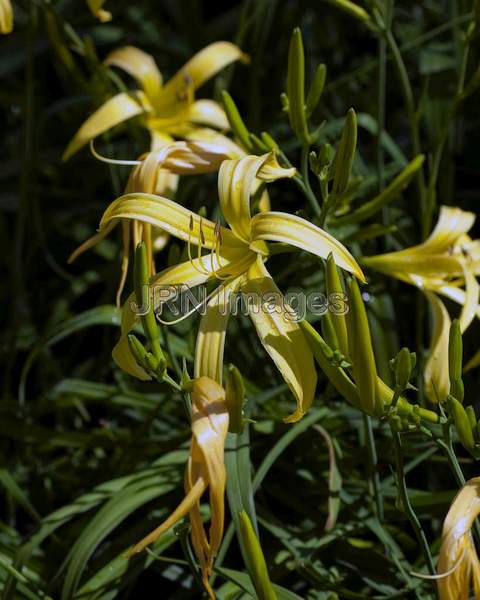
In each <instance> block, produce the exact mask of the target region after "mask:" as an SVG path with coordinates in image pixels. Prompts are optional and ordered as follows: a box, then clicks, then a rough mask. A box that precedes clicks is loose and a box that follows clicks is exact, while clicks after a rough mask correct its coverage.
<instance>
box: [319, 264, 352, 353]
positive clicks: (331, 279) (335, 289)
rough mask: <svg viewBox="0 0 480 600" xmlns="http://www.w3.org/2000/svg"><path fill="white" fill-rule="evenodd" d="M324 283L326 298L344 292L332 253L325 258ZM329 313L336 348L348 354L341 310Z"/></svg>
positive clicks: (345, 330)
mask: <svg viewBox="0 0 480 600" xmlns="http://www.w3.org/2000/svg"><path fill="white" fill-rule="evenodd" d="M325 283H326V288H327V298H329V300H330V298H333V297H334V294H336V295H337V296H336V297H337V298H339V297H342V296H343V295H344V294H345V291H344V289H343V286H342V282H341V280H340V275H339V273H338V269H337V265H336V264H335V259H334V258H333V254H332V253H330V254H329V255H328V258H327V264H326V270H325ZM329 314H330V315H331V320H332V324H333V328H334V329H335V333H336V338H337V341H338V346H336V348H338V349H339V350H340V352H341V353H342V354H343V355H344V356H348V336H347V324H346V320H345V315H344V314H341V311H330V313H329ZM332 347H333V346H332Z"/></svg>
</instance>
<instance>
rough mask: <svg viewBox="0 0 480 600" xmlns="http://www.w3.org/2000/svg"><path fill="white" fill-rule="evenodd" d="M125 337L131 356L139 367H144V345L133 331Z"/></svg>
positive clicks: (145, 356)
mask: <svg viewBox="0 0 480 600" xmlns="http://www.w3.org/2000/svg"><path fill="white" fill-rule="evenodd" d="M127 339H128V346H129V348H130V352H131V353H132V354H133V357H134V358H135V360H136V361H137V363H138V364H139V365H140V366H141V367H145V366H146V358H147V351H146V350H145V347H144V345H143V344H142V342H141V341H140V340H139V339H138V338H137V337H136V336H135V335H133V333H131V334H129V335H128V337H127Z"/></svg>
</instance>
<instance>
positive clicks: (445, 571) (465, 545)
mask: <svg viewBox="0 0 480 600" xmlns="http://www.w3.org/2000/svg"><path fill="white" fill-rule="evenodd" d="M478 514H480V477H475V478H474V479H470V481H467V483H466V484H465V485H464V486H463V487H462V489H461V490H460V491H459V493H458V494H457V496H456V498H455V500H454V501H453V503H452V505H451V507H450V510H449V511H448V514H447V517H446V519H445V522H444V525H443V533H442V546H441V548H440V557H439V561H438V576H437V586H438V594H439V600H468V598H469V597H470V593H471V592H470V589H471V586H472V584H473V590H474V594H475V596H474V597H475V598H480V561H479V560H478V556H477V552H476V550H475V545H474V543H473V539H472V533H471V528H472V525H473V522H474V521H475V518H476V517H477V516H478Z"/></svg>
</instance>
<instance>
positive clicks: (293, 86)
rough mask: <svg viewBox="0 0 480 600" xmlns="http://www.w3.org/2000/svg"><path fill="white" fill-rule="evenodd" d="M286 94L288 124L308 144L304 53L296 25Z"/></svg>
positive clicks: (300, 33)
mask: <svg viewBox="0 0 480 600" xmlns="http://www.w3.org/2000/svg"><path fill="white" fill-rule="evenodd" d="M287 96H288V115H289V117H290V125H291V127H292V129H293V131H294V132H295V134H296V136H297V137H298V138H299V139H300V140H301V142H302V143H303V144H308V143H309V139H308V129H307V116H306V114H305V54H304V50H303V39H302V32H301V31H300V29H299V28H298V27H296V28H295V29H294V30H293V33H292V37H291V40H290V48H289V51H288V73H287Z"/></svg>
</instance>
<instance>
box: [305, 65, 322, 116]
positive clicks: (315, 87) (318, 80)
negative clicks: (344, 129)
mask: <svg viewBox="0 0 480 600" xmlns="http://www.w3.org/2000/svg"><path fill="white" fill-rule="evenodd" d="M326 78H327V67H326V66H325V65H324V64H321V65H318V67H317V70H316V71H315V76H314V78H313V81H312V85H311V86H310V88H309V90H308V94H307V103H306V108H305V110H306V113H307V117H308V116H310V115H311V114H312V112H313V111H314V110H315V108H316V107H317V104H318V103H319V102H320V98H321V96H322V92H323V88H324V87H325V79H326Z"/></svg>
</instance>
